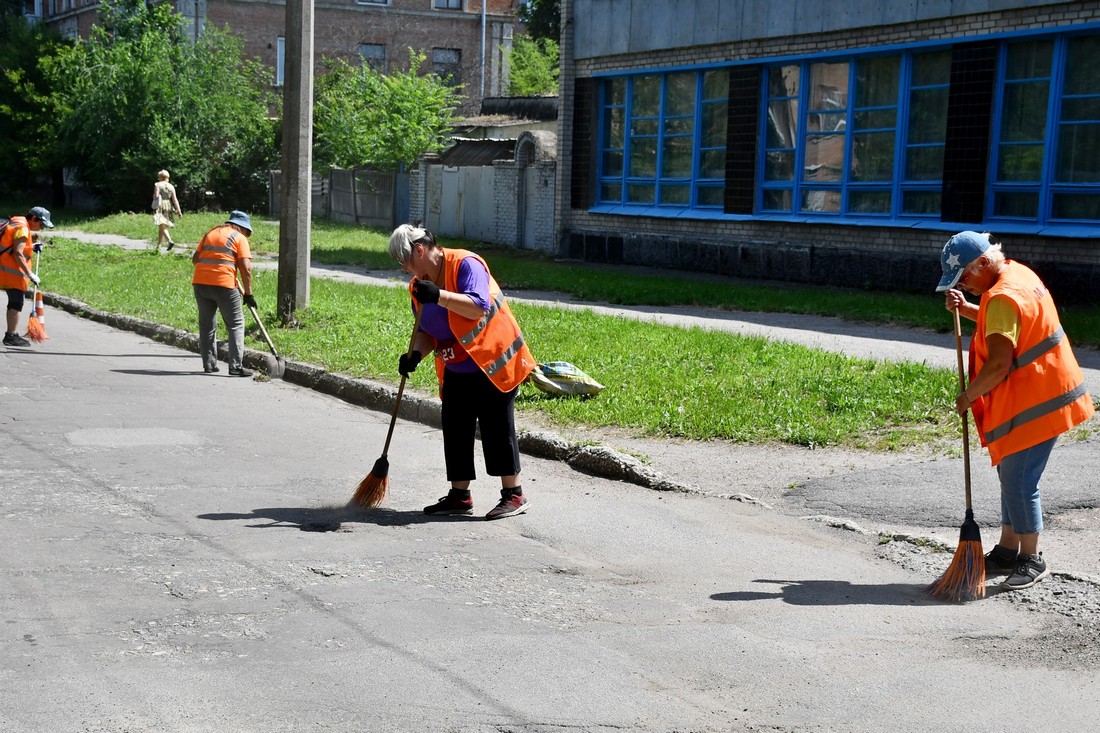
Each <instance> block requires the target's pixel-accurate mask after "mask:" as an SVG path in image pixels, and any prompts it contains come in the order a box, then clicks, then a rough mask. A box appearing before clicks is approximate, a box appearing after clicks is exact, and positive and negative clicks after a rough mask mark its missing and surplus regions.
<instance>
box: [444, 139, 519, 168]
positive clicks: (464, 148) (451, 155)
mask: <svg viewBox="0 0 1100 733" xmlns="http://www.w3.org/2000/svg"><path fill="white" fill-rule="evenodd" d="M515 154H516V141H515V140H462V139H460V140H458V141H457V142H455V144H454V145H453V146H452V147H450V148H449V149H447V150H446V151H444V152H443V153H441V154H440V156H439V162H440V163H442V164H443V165H448V166H452V167H462V166H472V165H492V164H493V161H494V160H512V158H514V157H515Z"/></svg>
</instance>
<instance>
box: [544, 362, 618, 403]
mask: <svg viewBox="0 0 1100 733" xmlns="http://www.w3.org/2000/svg"><path fill="white" fill-rule="evenodd" d="M527 381H529V382H530V383H531V384H533V385H535V386H536V387H538V388H539V389H541V390H542V391H543V392H546V393H548V394H552V395H562V396H566V397H572V396H576V395H583V396H592V395H598V394H599V393H600V392H601V391H603V385H602V384H600V383H599V382H597V381H596V380H595V379H593V378H592V377H590V376H588V375H587V374H585V373H584V372H582V371H581V370H580V369H578V368H577V367H575V366H573V365H572V364H570V363H569V362H567V361H550V362H547V363H545V364H538V365H536V366H535V370H534V371H533V372H531V374H530V375H529V376H528V377H527Z"/></svg>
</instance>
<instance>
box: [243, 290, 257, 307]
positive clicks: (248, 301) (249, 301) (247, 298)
mask: <svg viewBox="0 0 1100 733" xmlns="http://www.w3.org/2000/svg"><path fill="white" fill-rule="evenodd" d="M241 300H243V301H244V304H245V305H247V306H248V307H249V308H259V306H258V305H256V296H255V295H253V294H252V293H249V294H248V295H242V296H241Z"/></svg>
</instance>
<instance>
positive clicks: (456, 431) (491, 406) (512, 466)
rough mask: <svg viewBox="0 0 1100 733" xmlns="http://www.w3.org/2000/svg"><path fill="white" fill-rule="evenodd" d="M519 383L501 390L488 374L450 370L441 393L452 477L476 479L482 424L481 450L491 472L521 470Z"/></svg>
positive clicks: (506, 473) (445, 449)
mask: <svg viewBox="0 0 1100 733" xmlns="http://www.w3.org/2000/svg"><path fill="white" fill-rule="evenodd" d="M517 394H519V387H516V388H515V389H513V390H512V391H511V392H501V391H500V390H499V389H497V388H496V385H494V384H493V383H492V382H491V381H490V380H489V378H488V377H487V376H485V374H483V373H482V372H481V371H480V370H479V371H477V372H453V371H450V370H447V371H446V372H445V373H444V378H443V392H442V395H441V400H442V403H443V405H442V409H441V418H442V421H443V456H444V459H445V460H446V462H447V480H448V481H473V480H474V479H476V478H477V474H476V472H475V471H474V438H475V436H476V434H477V429H478V426H479V425H480V427H481V450H482V452H483V453H484V455H485V470H486V471H487V472H488V473H489V475H490V476H512V475H514V474H517V473H519V441H518V440H516V420H515V404H516V395H517Z"/></svg>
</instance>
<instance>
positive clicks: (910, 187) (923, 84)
mask: <svg viewBox="0 0 1100 733" xmlns="http://www.w3.org/2000/svg"><path fill="white" fill-rule="evenodd" d="M911 58H912V70H911V72H910V79H909V114H908V124H907V127H906V133H907V134H906V139H905V151H904V155H905V160H904V164H903V167H902V176H901V211H900V213H901V215H902V216H905V215H917V216H921V215H923V216H928V215H934V214H939V213H940V195H941V194H940V190H941V188H942V185H943V182H942V180H941V178H942V176H943V153H944V143H945V141H946V138H947V92H948V85H949V83H950V81H951V52H950V51H946V50H943V51H932V52H930V53H918V54H914V55H913V56H912V57H911Z"/></svg>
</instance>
